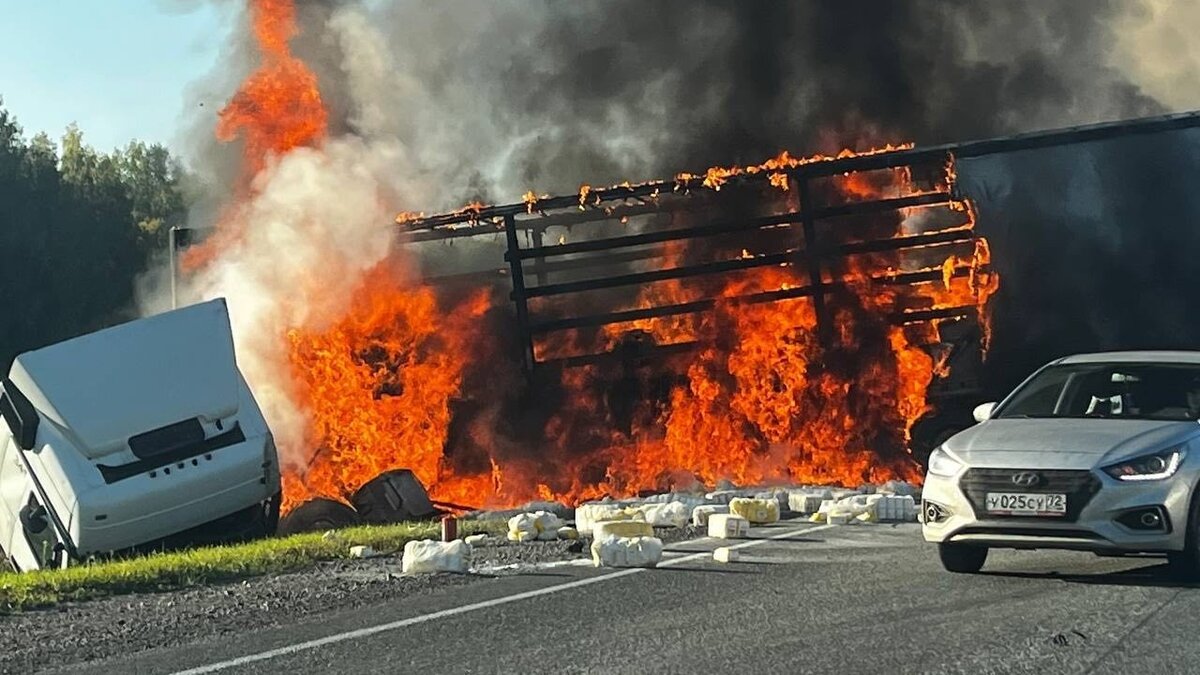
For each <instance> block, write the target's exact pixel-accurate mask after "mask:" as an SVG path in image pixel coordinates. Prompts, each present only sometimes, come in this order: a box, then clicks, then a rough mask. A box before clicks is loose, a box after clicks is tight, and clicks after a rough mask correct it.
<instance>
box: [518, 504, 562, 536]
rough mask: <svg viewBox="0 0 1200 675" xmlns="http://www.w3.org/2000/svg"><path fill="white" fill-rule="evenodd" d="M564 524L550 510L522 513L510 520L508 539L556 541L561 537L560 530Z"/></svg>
mask: <svg viewBox="0 0 1200 675" xmlns="http://www.w3.org/2000/svg"><path fill="white" fill-rule="evenodd" d="M562 526H563V522H562V520H561V519H560V518H559V517H558V516H556V515H554V514H553V513H550V512H549V511H537V512H536V513H521V514H518V515H515V516H513V517H512V518H510V519H509V520H508V540H509V541H517V542H523V541H534V540H535V539H536V540H539V541H554V540H555V539H558V538H559V537H558V530H559V528H561V527H562Z"/></svg>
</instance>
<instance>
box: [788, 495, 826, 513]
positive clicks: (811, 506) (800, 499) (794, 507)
mask: <svg viewBox="0 0 1200 675" xmlns="http://www.w3.org/2000/svg"><path fill="white" fill-rule="evenodd" d="M822 501H824V495H822V494H815V493H809V492H798V491H793V492H789V493H788V510H790V511H793V512H795V513H800V514H803V515H806V516H807V515H808V514H810V513H816V512H817V511H818V510H820V508H821V502H822Z"/></svg>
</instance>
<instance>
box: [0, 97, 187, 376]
mask: <svg viewBox="0 0 1200 675" xmlns="http://www.w3.org/2000/svg"><path fill="white" fill-rule="evenodd" d="M184 180H185V172H184V169H183V167H182V165H181V164H180V163H179V162H178V161H177V160H176V159H175V158H174V157H172V156H171V154H170V153H169V152H168V151H167V149H166V148H165V147H163V146H162V145H158V144H154V145H147V144H146V143H143V142H140V141H132V142H130V143H129V144H128V145H127V146H126V147H125V148H123V149H120V150H115V151H113V152H111V153H103V152H98V151H97V150H96V149H94V148H92V147H91V146H89V145H87V144H86V143H84V140H83V133H82V132H81V131H80V130H79V128H78V127H77V126H75V125H71V126H70V127H68V128H67V130H66V132H65V133H64V135H63V136H62V139H61V141H60V142H59V143H55V142H54V141H53V140H51V138H50V137H49V136H47V135H46V134H45V133H39V134H37V135H35V136H33V137H32V138H30V139H26V138H25V137H24V135H23V131H22V129H21V127H20V125H19V124H18V123H17V120H16V119H15V118H14V117H13V116H12V115H11V114H10V113H9V112H8V111H7V110H6V109H5V108H4V102H3V99H0V252H3V262H2V263H0V294H2V297H0V368H3V371H0V372H3V373H7V371H8V367H9V365H10V364H11V362H12V359H13V358H14V357H15V356H16V355H17V354H19V353H21V352H23V351H27V350H30V349H36V348H38V347H42V346H45V345H48V344H52V343H54V342H59V341H61V340H65V339H67V338H70V337H74V336H77V335H82V334H84V333H88V332H91V331H94V330H98V329H100V328H103V327H105V326H108V325H112V324H114V323H118V322H120V321H123V320H127V319H130V318H133V317H134V316H136V308H135V301H134V284H135V281H136V279H137V277H138V276H139V275H140V274H141V273H142V272H143V271H145V270H146V269H147V266H148V265H149V263H150V261H151V260H152V258H154V257H155V256H161V255H163V253H164V252H165V251H166V246H167V231H168V230H169V229H170V228H171V227H172V226H174V225H179V224H182V223H183V221H184V218H185V216H186V213H187V205H186V203H185V202H186V200H185V197H184V189H183V184H184Z"/></svg>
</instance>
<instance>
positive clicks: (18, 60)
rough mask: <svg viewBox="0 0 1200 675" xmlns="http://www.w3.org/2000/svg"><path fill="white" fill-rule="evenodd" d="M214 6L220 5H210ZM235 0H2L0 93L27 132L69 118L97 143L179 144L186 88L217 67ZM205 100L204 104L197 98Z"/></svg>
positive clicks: (57, 132) (60, 126) (55, 132)
mask: <svg viewBox="0 0 1200 675" xmlns="http://www.w3.org/2000/svg"><path fill="white" fill-rule="evenodd" d="M218 5H219V6H218ZM237 9H238V3H211V2H203V3H201V2H186V3H184V2H179V1H178V0H174V1H172V0H8V2H5V3H4V11H3V16H2V17H0V97H2V98H3V99H4V107H5V108H7V109H8V110H9V112H10V113H12V114H13V115H15V116H16V117H17V120H18V122H20V124H21V126H22V127H23V128H24V130H25V135H26V137H31V136H33V135H34V134H35V133H37V132H39V131H45V132H47V133H48V134H50V136H51V137H52V138H55V139H57V138H58V137H59V136H61V135H62V132H63V130H64V129H65V128H66V126H67V125H68V124H70V123H71V122H77V123H78V124H79V127H80V129H81V130H82V131H83V135H84V140H85V141H86V142H88V143H90V144H91V145H93V146H95V147H96V148H97V149H100V150H105V151H107V150H111V149H113V148H115V147H119V146H124V145H125V144H126V143H128V142H129V141H130V140H132V139H134V138H137V139H140V140H144V141H148V142H158V143H164V144H166V145H168V146H170V147H171V148H172V149H173V150H174V149H176V148H177V147H178V145H177V144H176V142H175V141H176V140H178V139H177V138H176V135H177V134H178V133H179V130H180V129H181V124H180V120H181V119H182V117H183V113H184V110H185V109H187V108H189V107H191V106H195V105H198V102H196V101H188V100H185V93H186V90H187V86H188V85H189V84H190V83H191V82H194V81H195V80H197V79H199V78H200V77H202V76H204V75H206V74H207V73H209V72H211V71H212V70H213V68H215V67H216V62H217V57H218V54H219V52H220V49H221V46H222V45H223V44H224V43H225V38H226V36H227V34H228V32H229V30H230V29H231V28H232V24H233V19H234V18H235V16H234V15H235V12H236V10H237ZM206 105H213V102H206Z"/></svg>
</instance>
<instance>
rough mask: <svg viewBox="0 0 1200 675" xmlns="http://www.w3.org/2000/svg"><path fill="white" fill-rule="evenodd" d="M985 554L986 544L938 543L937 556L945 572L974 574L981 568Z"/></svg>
mask: <svg viewBox="0 0 1200 675" xmlns="http://www.w3.org/2000/svg"><path fill="white" fill-rule="evenodd" d="M987 556H988V549H987V547H986V546H971V545H970V544H938V557H939V558H941V559H942V567H944V568H946V571H947V572H954V573H956V574H975V573H976V572H978V571H979V570H981V569H983V563H984V562H986V561H987Z"/></svg>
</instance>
